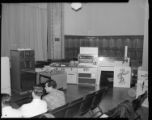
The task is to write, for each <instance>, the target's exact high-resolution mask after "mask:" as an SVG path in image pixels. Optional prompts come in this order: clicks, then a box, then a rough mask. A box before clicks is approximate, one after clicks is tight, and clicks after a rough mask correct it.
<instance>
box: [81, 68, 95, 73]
mask: <svg viewBox="0 0 152 120" xmlns="http://www.w3.org/2000/svg"><path fill="white" fill-rule="evenodd" d="M96 72H97V68H78V73H96Z"/></svg>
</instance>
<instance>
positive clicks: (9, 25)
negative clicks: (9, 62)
mask: <svg viewBox="0 0 152 120" xmlns="http://www.w3.org/2000/svg"><path fill="white" fill-rule="evenodd" d="M1 30H2V32H1V33H2V34H1V35H2V39H1V40H2V41H1V45H2V51H1V56H8V57H9V56H10V49H17V48H32V49H34V50H35V60H36V61H37V60H47V8H46V5H45V4H42V3H41V4H40V3H35V4H32V3H17V4H11V3H9V4H7V3H5V4H2V28H1Z"/></svg>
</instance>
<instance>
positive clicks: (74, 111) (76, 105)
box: [65, 97, 83, 118]
mask: <svg viewBox="0 0 152 120" xmlns="http://www.w3.org/2000/svg"><path fill="white" fill-rule="evenodd" d="M82 101H83V97H81V98H79V99H77V100H74V101H73V102H71V103H69V107H68V109H67V112H66V116H65V117H67V118H72V117H75V116H78V113H79V110H80V106H81V104H82Z"/></svg>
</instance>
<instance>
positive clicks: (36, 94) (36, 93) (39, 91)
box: [32, 85, 43, 98]
mask: <svg viewBox="0 0 152 120" xmlns="http://www.w3.org/2000/svg"><path fill="white" fill-rule="evenodd" d="M42 95H43V87H42V86H40V85H36V86H34V87H33V92H32V97H33V98H41V96H42Z"/></svg>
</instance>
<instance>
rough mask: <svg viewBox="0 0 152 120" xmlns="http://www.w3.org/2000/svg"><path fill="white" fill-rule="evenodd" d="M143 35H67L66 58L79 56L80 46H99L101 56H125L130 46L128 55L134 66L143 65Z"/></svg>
mask: <svg viewBox="0 0 152 120" xmlns="http://www.w3.org/2000/svg"><path fill="white" fill-rule="evenodd" d="M143 37H144V36H143V35H134V36H133V35H128V36H74V35H65V38H64V39H65V59H73V58H77V56H78V54H79V48H80V47H98V48H99V56H105V57H117V58H122V57H124V47H125V46H128V57H130V60H131V65H132V66H140V65H142V53H143Z"/></svg>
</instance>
